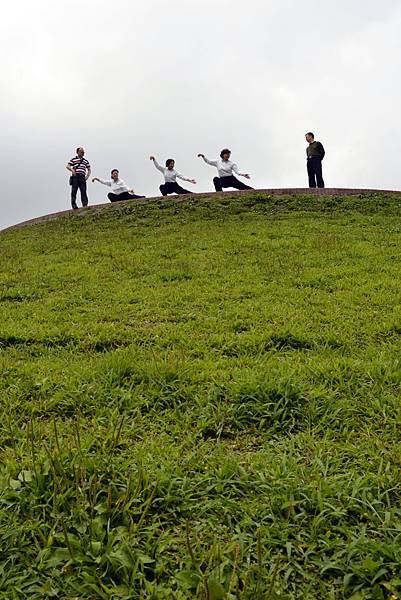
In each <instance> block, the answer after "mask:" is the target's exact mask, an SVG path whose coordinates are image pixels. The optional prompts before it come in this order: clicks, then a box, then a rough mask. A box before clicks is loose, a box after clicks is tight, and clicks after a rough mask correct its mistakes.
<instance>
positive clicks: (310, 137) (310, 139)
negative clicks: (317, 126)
mask: <svg viewBox="0 0 401 600" xmlns="http://www.w3.org/2000/svg"><path fill="white" fill-rule="evenodd" d="M305 139H306V141H307V142H308V144H311V143H312V142H313V141H314V139H315V136H314V135H313V133H312V132H311V131H308V133H305Z"/></svg>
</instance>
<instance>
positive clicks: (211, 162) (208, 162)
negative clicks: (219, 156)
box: [198, 154, 217, 167]
mask: <svg viewBox="0 0 401 600" xmlns="http://www.w3.org/2000/svg"><path fill="white" fill-rule="evenodd" d="M198 158H203V160H204V161H205V163H207V164H208V165H212V167H217V160H209V159H208V158H206V156H205V155H204V154H198Z"/></svg>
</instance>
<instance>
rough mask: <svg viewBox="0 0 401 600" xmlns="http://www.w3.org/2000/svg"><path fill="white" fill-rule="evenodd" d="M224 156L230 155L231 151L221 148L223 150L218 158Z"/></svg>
mask: <svg viewBox="0 0 401 600" xmlns="http://www.w3.org/2000/svg"><path fill="white" fill-rule="evenodd" d="M224 154H231V150H229V149H228V148H223V150H222V151H221V152H220V158H223V156H224Z"/></svg>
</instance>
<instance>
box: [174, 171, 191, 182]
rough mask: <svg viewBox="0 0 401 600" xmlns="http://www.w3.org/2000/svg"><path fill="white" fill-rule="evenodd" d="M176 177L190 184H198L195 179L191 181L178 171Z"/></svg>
mask: <svg viewBox="0 0 401 600" xmlns="http://www.w3.org/2000/svg"><path fill="white" fill-rule="evenodd" d="M176 175H177V179H182V180H183V181H189V183H196V181H195V179H190V178H189V177H184V175H181V173H177V171H176Z"/></svg>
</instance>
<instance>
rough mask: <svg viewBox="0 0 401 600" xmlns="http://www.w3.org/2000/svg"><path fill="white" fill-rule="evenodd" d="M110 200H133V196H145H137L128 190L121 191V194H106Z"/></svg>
mask: <svg viewBox="0 0 401 600" xmlns="http://www.w3.org/2000/svg"><path fill="white" fill-rule="evenodd" d="M107 197H108V199H109V200H110V202H120V200H134V199H135V198H145V196H137V195H136V194H130V193H129V192H122V193H121V194H113V193H112V192H110V194H107Z"/></svg>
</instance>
